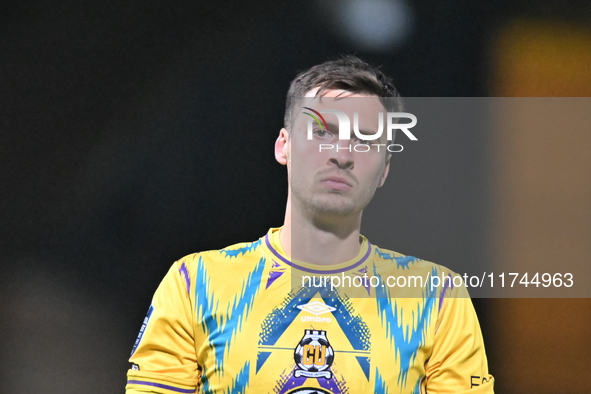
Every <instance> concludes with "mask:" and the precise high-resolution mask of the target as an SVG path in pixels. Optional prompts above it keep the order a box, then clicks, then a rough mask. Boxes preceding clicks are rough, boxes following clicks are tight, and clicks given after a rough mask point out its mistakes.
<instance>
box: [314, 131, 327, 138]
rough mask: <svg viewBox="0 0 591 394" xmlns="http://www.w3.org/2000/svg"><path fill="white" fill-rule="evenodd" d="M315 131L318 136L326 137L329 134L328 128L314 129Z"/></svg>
mask: <svg viewBox="0 0 591 394" xmlns="http://www.w3.org/2000/svg"><path fill="white" fill-rule="evenodd" d="M314 133H315V134H316V135H317V136H318V137H326V135H327V134H328V133H327V132H326V130H318V129H316V130H314Z"/></svg>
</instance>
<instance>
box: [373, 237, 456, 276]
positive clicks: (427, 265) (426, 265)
mask: <svg viewBox="0 0 591 394" xmlns="http://www.w3.org/2000/svg"><path fill="white" fill-rule="evenodd" d="M374 262H375V263H376V264H378V265H379V266H381V267H382V268H394V269H397V270H402V271H406V272H412V271H425V272H430V273H431V274H433V273H435V272H437V273H438V275H440V274H441V273H449V274H451V275H452V276H453V275H455V273H454V272H453V271H452V270H450V269H449V268H447V267H444V266H442V265H440V264H436V263H434V262H432V261H429V260H424V259H422V258H419V257H415V256H410V255H405V254H402V253H399V252H396V251H393V250H389V249H385V248H381V247H379V246H375V245H374Z"/></svg>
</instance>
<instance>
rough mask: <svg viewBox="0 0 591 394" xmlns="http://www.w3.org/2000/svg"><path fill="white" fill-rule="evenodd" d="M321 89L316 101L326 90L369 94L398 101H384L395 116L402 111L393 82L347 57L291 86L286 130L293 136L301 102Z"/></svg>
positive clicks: (321, 66) (317, 68)
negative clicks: (313, 91) (292, 128)
mask: <svg viewBox="0 0 591 394" xmlns="http://www.w3.org/2000/svg"><path fill="white" fill-rule="evenodd" d="M314 88H318V92H316V97H319V96H322V94H323V93H324V92H325V91H326V90H331V89H342V90H346V91H348V92H351V93H365V94H370V95H375V96H377V97H391V98H392V97H393V98H395V100H382V103H383V104H384V107H386V109H388V110H389V111H392V112H397V111H401V110H402V108H403V107H402V100H401V98H400V94H398V91H397V90H396V88H395V87H394V85H393V84H392V79H390V78H389V77H387V76H386V75H384V73H382V72H381V71H380V69H379V68H377V67H374V66H372V65H370V64H368V63H366V62H364V61H363V60H361V59H359V58H358V57H356V56H352V55H347V56H342V57H341V58H339V59H335V60H329V61H326V62H324V63H321V64H318V65H316V66H314V67H312V68H310V69H309V70H306V71H304V72H301V73H300V74H298V76H297V77H295V79H294V80H293V81H291V84H290V86H289V90H288V92H287V100H286V103H285V118H284V126H285V128H286V129H287V130H288V131H289V132H291V123H292V121H293V119H294V117H295V107H296V105H297V103H298V101H299V100H300V99H301V98H302V97H304V96H305V95H306V93H308V92H309V91H310V90H312V89H314Z"/></svg>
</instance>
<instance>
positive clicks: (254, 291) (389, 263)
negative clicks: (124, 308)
mask: <svg viewBox="0 0 591 394" xmlns="http://www.w3.org/2000/svg"><path fill="white" fill-rule="evenodd" d="M279 230H280V229H271V230H270V231H269V232H268V233H267V234H266V235H265V236H264V237H262V238H261V239H259V240H257V241H255V242H251V243H242V244H237V245H234V246H230V247H228V248H225V249H222V250H217V251H208V252H202V253H196V254H192V255H189V256H187V257H185V258H183V259H181V260H179V261H177V262H176V263H174V264H173V266H172V267H171V269H170V271H169V272H168V274H167V275H166V277H165V278H164V279H163V281H162V283H161V284H160V286H159V287H158V289H157V290H156V293H155V295H154V298H153V300H152V304H151V306H150V308H149V311H148V314H147V316H146V318H145V320H144V323H143V325H142V327H141V329H140V333H139V335H138V338H137V340H136V342H135V345H134V347H133V350H132V354H131V358H130V362H131V363H132V367H131V369H130V370H129V371H128V374H127V386H126V389H127V393H128V394H132V393H150V392H151V393H163V394H173V393H212V394H213V393H216V394H218V393H224V394H232V393H236V394H237V393H242V394H250V393H257V394H262V393H274V394H284V393H285V394H287V393H290V394H291V393H299V394H314V393H317V394H346V393H348V394H357V393H380V394H382V393H383V394H386V393H387V394H398V393H417V394H418V393H427V392H428V393H429V394H436V393H455V394H457V393H463V392H465V391H466V392H469V393H474V394H480V393H492V392H493V377H492V376H491V375H489V373H488V367H487V360H486V355H485V351H484V345H483V341H482V334H481V331H480V326H479V324H478V320H477V317H476V314H475V312H474V308H473V306H472V302H471V300H470V298H469V297H468V294H467V291H466V289H465V287H463V286H461V285H459V286H456V285H454V283H453V282H452V281H451V280H449V281H444V282H441V281H439V279H438V280H437V281H434V280H433V278H434V277H435V276H437V277H438V278H441V277H444V276H445V275H448V273H450V271H449V270H447V269H446V268H444V267H442V266H438V265H435V264H433V263H430V262H426V261H423V260H420V259H416V258H414V257H409V256H404V255H401V254H399V253H396V252H392V251H388V250H384V249H381V248H378V247H377V246H374V245H372V244H371V243H370V242H368V241H367V239H365V238H363V242H362V245H361V249H360V252H359V254H358V256H357V257H356V258H355V259H353V260H351V261H348V262H345V263H343V264H338V265H334V266H318V265H310V264H306V263H302V262H295V261H290V260H289V259H288V258H287V257H286V256H285V253H284V251H283V248H282V247H281V243H280V241H279ZM327 278H328V281H327ZM334 278H338V279H339V280H342V281H343V283H341V286H340V287H336V286H331V280H333V284H336V279H334ZM411 278H414V284H413V286H412V287H411V286H406V287H405V284H410V282H411ZM351 279H352V280H351ZM402 279H403V280H402ZM347 280H348V282H347ZM403 282H404V283H403ZM302 283H303V284H304V285H302ZM349 283H351V284H349ZM456 284H457V282H456ZM434 285H436V286H434ZM409 289H412V291H410V292H409Z"/></svg>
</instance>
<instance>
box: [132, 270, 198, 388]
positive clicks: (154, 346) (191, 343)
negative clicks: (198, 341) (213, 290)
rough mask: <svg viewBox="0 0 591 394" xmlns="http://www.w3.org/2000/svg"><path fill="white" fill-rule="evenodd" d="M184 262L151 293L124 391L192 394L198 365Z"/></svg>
mask: <svg viewBox="0 0 591 394" xmlns="http://www.w3.org/2000/svg"><path fill="white" fill-rule="evenodd" d="M188 278H189V277H188V272H187V268H186V266H185V264H180V263H179V262H177V263H175V264H173V265H172V267H171V268H170V270H169V271H168V274H167V275H166V276H165V277H164V279H163V280H162V282H161V283H160V286H158V289H157V290H156V293H155V294H154V298H153V299H152V304H151V306H150V309H149V311H148V315H147V316H146V318H145V319H144V323H143V325H142V327H141V329H140V333H139V335H138V338H137V340H136V342H135V345H134V347H133V350H132V353H131V357H130V359H129V361H130V362H131V363H132V368H131V369H130V370H129V371H128V373H127V386H126V393H127V394H139V393H144V394H145V393H162V394H173V393H174V394H178V393H194V392H195V390H196V388H197V381H198V375H199V371H198V365H197V357H196V352H195V339H194V332H193V308H192V307H191V297H190V294H189V289H190V284H189V279H188Z"/></svg>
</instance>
